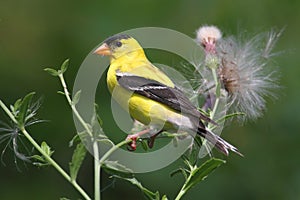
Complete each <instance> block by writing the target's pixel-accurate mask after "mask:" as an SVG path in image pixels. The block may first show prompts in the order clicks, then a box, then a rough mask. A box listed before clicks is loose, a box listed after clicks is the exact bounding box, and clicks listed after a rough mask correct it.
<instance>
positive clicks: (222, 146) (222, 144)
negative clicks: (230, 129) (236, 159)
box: [199, 130, 243, 156]
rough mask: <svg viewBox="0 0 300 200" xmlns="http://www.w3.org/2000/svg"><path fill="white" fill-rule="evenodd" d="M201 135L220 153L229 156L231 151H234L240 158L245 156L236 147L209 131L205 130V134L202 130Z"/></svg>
mask: <svg viewBox="0 0 300 200" xmlns="http://www.w3.org/2000/svg"><path fill="white" fill-rule="evenodd" d="M199 134H200V135H201V136H202V137H204V138H205V139H207V140H208V141H209V142H210V143H211V144H212V145H214V146H215V147H216V148H217V149H218V150H219V151H220V152H222V153H223V154H225V155H226V156H228V155H229V151H232V152H234V153H236V154H238V155H240V156H243V154H242V153H241V152H239V150H238V149H237V148H236V147H235V146H233V145H231V144H229V143H228V142H226V141H225V140H223V139H222V138H221V137H219V136H218V135H216V134H214V133H212V132H210V131H209V130H205V132H204V131H203V130H202V131H200V132H199Z"/></svg>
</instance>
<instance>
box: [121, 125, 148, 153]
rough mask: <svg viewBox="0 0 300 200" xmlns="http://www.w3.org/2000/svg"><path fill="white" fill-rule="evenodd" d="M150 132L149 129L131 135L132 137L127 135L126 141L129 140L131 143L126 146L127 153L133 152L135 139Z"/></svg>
mask: <svg viewBox="0 0 300 200" xmlns="http://www.w3.org/2000/svg"><path fill="white" fill-rule="evenodd" d="M149 131H150V129H145V130H143V131H140V132H138V133H135V134H132V135H128V136H127V138H126V140H131V142H130V143H129V144H128V147H127V149H128V150H129V151H135V150H136V141H137V139H138V138H139V137H140V136H141V135H144V134H146V133H148V132H149Z"/></svg>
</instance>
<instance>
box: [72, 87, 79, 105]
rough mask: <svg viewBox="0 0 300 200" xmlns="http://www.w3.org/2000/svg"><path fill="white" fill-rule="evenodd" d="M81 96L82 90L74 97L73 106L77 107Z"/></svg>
mask: <svg viewBox="0 0 300 200" xmlns="http://www.w3.org/2000/svg"><path fill="white" fill-rule="evenodd" d="M80 95H81V90H79V91H77V92H76V94H75V95H74V96H73V99H72V104H73V105H76V104H77V103H78V102H79V99H80Z"/></svg>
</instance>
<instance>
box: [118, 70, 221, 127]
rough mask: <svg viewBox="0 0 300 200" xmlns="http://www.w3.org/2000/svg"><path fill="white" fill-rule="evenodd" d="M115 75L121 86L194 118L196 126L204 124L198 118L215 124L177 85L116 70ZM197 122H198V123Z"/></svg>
mask: <svg viewBox="0 0 300 200" xmlns="http://www.w3.org/2000/svg"><path fill="white" fill-rule="evenodd" d="M116 75H117V80H118V83H119V84H120V85H121V86H122V87H124V88H126V89H128V90H130V91H133V92H134V93H137V94H140V95H142V96H145V97H147V98H150V99H152V100H154V101H157V102H160V103H162V104H164V105H166V106H168V107H169V108H171V109H173V110H175V111H177V112H181V113H183V114H184V115H187V116H191V117H192V118H194V123H197V124H196V125H197V126H199V125H200V126H201V127H204V124H203V123H202V122H201V121H200V120H199V119H202V120H204V121H205V122H210V123H213V124H216V123H215V122H214V121H213V120H211V119H210V118H209V117H207V116H205V115H204V114H202V113H201V112H199V110H198V109H197V108H196V106H194V105H193V104H192V102H191V101H190V100H189V99H188V98H187V97H186V96H185V95H184V93H183V92H182V91H181V90H180V89H179V88H177V87H174V88H172V87H169V86H167V85H164V84H162V83H160V82H158V81H155V80H151V79H147V78H144V77H140V76H136V75H132V74H129V73H122V72H117V73H116ZM198 123H200V124H199V125H198ZM204 129H205V128H204Z"/></svg>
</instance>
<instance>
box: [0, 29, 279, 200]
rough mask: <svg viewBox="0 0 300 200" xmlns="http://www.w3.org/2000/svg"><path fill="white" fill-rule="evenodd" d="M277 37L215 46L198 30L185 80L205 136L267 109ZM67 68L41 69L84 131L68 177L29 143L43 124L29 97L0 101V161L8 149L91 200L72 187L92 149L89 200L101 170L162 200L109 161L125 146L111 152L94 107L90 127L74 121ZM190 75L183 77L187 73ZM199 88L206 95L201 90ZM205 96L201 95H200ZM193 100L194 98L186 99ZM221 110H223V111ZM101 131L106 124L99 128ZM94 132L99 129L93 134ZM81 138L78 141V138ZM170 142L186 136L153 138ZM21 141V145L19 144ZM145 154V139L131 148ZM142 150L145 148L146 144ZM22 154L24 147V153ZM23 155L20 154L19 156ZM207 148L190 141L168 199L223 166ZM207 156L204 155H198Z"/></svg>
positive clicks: (216, 33) (210, 32)
mask: <svg viewBox="0 0 300 200" xmlns="http://www.w3.org/2000/svg"><path fill="white" fill-rule="evenodd" d="M280 34H281V32H278V33H277V32H275V31H271V32H269V33H263V34H259V35H256V36H254V37H253V38H251V39H250V40H241V39H240V38H239V37H234V36H229V37H225V38H222V32H221V31H220V30H219V29H218V28H217V27H215V26H203V27H200V28H199V29H198V30H197V37H196V42H197V43H198V44H199V45H200V46H202V47H203V52H204V55H205V58H204V60H203V62H202V63H200V64H199V65H198V66H196V67H197V69H198V72H199V71H200V73H201V75H205V76H202V77H205V78H202V77H200V76H198V75H199V74H194V75H195V76H193V77H189V78H190V80H193V81H195V82H199V83H201V85H200V86H199V85H198V87H197V88H195V94H196V98H202V99H204V103H202V104H201V105H200V106H199V107H200V108H199V110H202V112H204V113H206V114H207V115H208V116H209V117H210V118H211V119H213V120H214V121H215V122H216V124H213V123H210V124H208V129H209V130H210V131H214V132H216V131H217V130H218V129H219V128H220V124H222V123H224V122H225V120H226V119H228V118H234V117H237V118H238V119H239V120H240V121H242V122H245V121H246V119H250V120H256V119H257V118H258V117H261V116H262V115H263V112H264V111H265V109H266V98H276V93H275V91H276V89H278V88H279V86H278V78H277V73H276V70H275V69H274V68H272V65H271V64H272V63H271V62H270V59H271V58H272V57H273V56H275V55H276V54H274V53H272V49H273V48H274V45H275V43H276V41H277V39H278V38H279V36H280ZM68 66H69V60H66V61H65V62H63V64H62V65H61V67H60V68H59V69H58V70H56V69H52V68H46V69H45V71H47V72H48V73H49V74H51V75H52V76H54V77H57V78H58V79H59V81H60V83H61V86H62V91H60V92H59V93H60V94H62V95H64V97H65V98H66V99H67V102H68V105H69V107H70V109H71V110H72V111H73V113H74V116H75V118H76V119H77V120H78V121H79V123H80V125H81V126H82V127H83V131H82V132H80V133H78V134H76V135H75V136H74V138H73V139H72V141H71V142H70V144H71V146H75V145H76V147H75V148H74V153H73V156H72V158H70V163H69V169H68V170H65V169H63V168H62V167H61V166H60V164H58V163H57V162H56V161H55V159H54V158H53V155H54V150H53V149H52V148H51V147H50V146H49V145H48V144H47V143H46V142H45V141H43V142H41V143H40V144H39V143H38V142H37V141H36V140H35V139H34V138H33V137H32V135H31V133H29V132H28V130H27V128H28V127H29V126H32V125H34V124H38V123H39V122H44V121H45V120H41V119H38V117H37V116H38V110H39V108H40V105H41V101H40V100H37V101H34V95H35V93H34V92H33V93H29V94H28V95H26V96H25V97H23V98H20V99H18V100H17V101H16V102H15V103H13V104H12V105H10V106H7V105H6V104H5V103H4V102H2V101H1V100H0V107H1V108H2V109H3V111H4V112H5V114H6V115H7V116H8V118H9V119H8V120H6V121H4V120H1V121H0V125H1V127H0V143H4V142H5V145H4V149H3V150H2V153H1V160H2V163H4V161H3V155H4V154H5V153H6V152H7V151H8V150H9V149H12V151H13V152H14V155H15V162H17V160H21V161H24V162H26V163H28V164H33V165H35V166H38V167H43V166H46V165H47V166H52V167H53V168H55V169H56V170H57V172H58V173H59V174H61V175H62V176H63V177H64V178H65V179H66V180H67V182H69V183H70V184H71V185H72V186H73V187H74V189H75V190H77V191H78V192H79V194H80V195H81V196H82V198H84V199H87V200H89V199H92V198H91V197H90V195H89V194H88V193H87V192H86V191H85V189H84V188H83V187H82V186H81V185H80V184H79V183H78V180H77V179H78V178H77V177H78V173H79V172H80V167H81V165H82V163H83V162H84V159H85V157H86V154H87V149H86V147H85V145H84V144H85V143H86V142H87V143H89V144H92V145H91V146H92V151H93V155H94V198H93V199H95V200H100V199H101V193H100V191H101V188H103V186H101V185H100V183H101V178H102V177H101V173H100V172H101V170H104V171H105V172H106V173H108V174H109V175H110V177H111V178H114V179H118V180H123V181H127V182H129V183H131V184H132V185H134V186H136V187H137V188H138V189H139V190H140V191H141V192H142V193H143V194H144V196H145V198H146V199H150V200H160V199H162V200H167V199H168V196H167V195H166V194H163V195H162V194H161V193H160V192H159V191H155V192H152V191H150V190H149V189H147V188H146V187H145V186H144V185H142V183H141V182H140V181H139V180H137V178H136V177H135V175H134V173H133V171H132V170H131V169H129V168H128V167H127V166H124V165H122V164H120V163H119V162H118V161H115V160H111V155H112V154H113V153H114V152H115V151H116V150H117V149H118V148H121V147H124V146H126V145H127V144H128V143H130V142H131V141H130V140H126V139H125V138H124V140H123V141H121V142H119V143H117V144H115V143H114V142H113V141H112V140H110V139H109V138H108V137H107V136H106V135H105V134H104V131H103V129H102V128H101V124H102V123H103V121H102V120H101V119H100V117H99V115H98V113H97V109H96V107H97V106H95V114H94V116H93V117H92V120H91V121H85V120H84V119H83V117H82V116H81V113H80V112H79V111H78V110H77V108H76V105H77V103H78V102H79V100H80V95H81V91H76V92H75V95H74V96H73V97H72V96H71V95H70V92H69V89H68V86H67V83H66V82H65V79H64V74H65V73H66V71H67V68H68ZM189 70H190V69H189ZM203 84H205V87H204V86H203ZM203 88H205V89H203ZM192 98H193V97H192ZM224 102H225V109H222V104H224ZM104 123H105V122H104ZM96 124H100V128H95V127H96V126H95V125H96ZM135 125H136V126H135V127H133V128H134V129H133V130H134V131H139V130H141V129H143V128H144V127H143V126H141V124H138V123H135ZM79 136H80V137H79ZM162 137H165V138H169V139H171V140H173V142H174V144H176V141H178V140H181V139H182V138H185V137H187V135H186V133H182V134H173V133H168V132H164V133H162V134H161V135H160V136H158V138H162ZM22 138H23V140H21V139H22ZM24 139H26V140H27V143H29V144H30V145H31V146H33V147H34V149H35V151H29V150H28V149H30V148H29V147H23V148H19V146H20V145H21V144H22V145H23V144H24V143H26V142H24ZM138 141H139V143H140V144H141V146H142V147H144V149H145V151H147V150H148V146H147V143H145V138H141V139H139V140H138ZM104 143H106V144H109V145H110V148H109V149H108V150H107V151H106V153H104V155H102V156H100V154H99V149H100V147H101V145H102V144H104ZM148 144H149V143H148ZM26 146H28V145H26ZM202 147H204V149H205V152H206V153H208V155H209V156H208V157H206V158H205V159H204V158H203V157H204V156H203V155H204V154H203V148H202ZM20 149H22V150H24V149H25V153H24V152H22V150H20ZM211 149H212V146H209V144H208V143H207V142H206V140H201V139H199V138H197V137H196V138H194V142H193V143H192V144H191V146H190V148H189V149H188V151H187V152H185V153H184V154H183V155H182V156H181V160H182V161H183V167H180V168H178V169H175V170H174V171H173V172H170V175H171V176H173V175H176V174H182V176H183V177H184V181H183V184H182V186H181V189H180V190H179V191H178V192H177V194H176V195H175V199H176V200H179V199H182V197H183V196H184V195H185V194H186V193H187V192H188V191H189V190H190V189H191V188H193V187H194V186H195V185H197V184H198V183H199V182H201V181H203V180H204V179H205V178H207V176H208V175H210V174H211V173H212V172H213V171H214V170H215V169H217V168H218V167H220V166H221V165H222V164H224V163H225V162H226V161H225V160H223V159H219V158H216V157H215V156H214V155H213V154H212V152H211ZM205 155H206V154H205Z"/></svg>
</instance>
